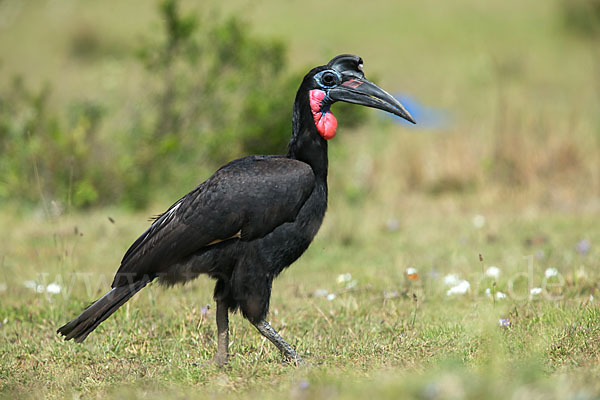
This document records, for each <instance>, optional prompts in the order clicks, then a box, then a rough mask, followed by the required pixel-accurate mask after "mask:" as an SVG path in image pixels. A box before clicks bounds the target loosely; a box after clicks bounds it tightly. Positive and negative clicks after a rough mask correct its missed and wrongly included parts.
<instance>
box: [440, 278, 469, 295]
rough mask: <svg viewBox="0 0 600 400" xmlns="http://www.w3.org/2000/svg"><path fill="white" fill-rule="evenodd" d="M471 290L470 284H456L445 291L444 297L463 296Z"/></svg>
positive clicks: (463, 282) (465, 282) (463, 281)
mask: <svg viewBox="0 0 600 400" xmlns="http://www.w3.org/2000/svg"><path fill="white" fill-rule="evenodd" d="M470 288H471V284H470V283H469V282H467V281H465V280H462V281H460V282H458V283H457V284H456V285H454V286H452V287H451V288H450V289H448V290H447V291H446V296H451V295H454V294H465V293H467V292H468V291H469V289H470Z"/></svg>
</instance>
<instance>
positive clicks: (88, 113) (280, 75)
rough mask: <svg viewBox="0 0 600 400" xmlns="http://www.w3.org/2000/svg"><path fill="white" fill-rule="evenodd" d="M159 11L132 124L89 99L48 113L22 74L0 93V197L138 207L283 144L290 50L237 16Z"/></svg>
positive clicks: (293, 79) (354, 119) (296, 77)
mask: <svg viewBox="0 0 600 400" xmlns="http://www.w3.org/2000/svg"><path fill="white" fill-rule="evenodd" d="M159 11H160V13H161V17H162V18H161V21H162V22H161V23H162V29H161V30H160V31H159V32H158V33H155V34H154V35H151V36H149V37H148V38H146V40H145V41H144V43H143V45H142V46H140V49H138V51H137V52H136V54H135V59H136V60H139V62H140V63H141V65H142V66H143V70H144V71H145V75H144V76H143V79H144V82H147V85H145V86H144V88H143V89H142V90H141V92H139V93H138V94H137V96H138V97H139V99H140V106H139V107H136V108H135V110H133V111H129V113H130V115H128V117H129V118H127V120H128V121H131V122H130V125H129V126H122V125H120V126H119V128H118V129H119V131H110V132H109V131H106V130H102V129H103V126H104V125H110V124H103V122H105V121H106V120H107V119H109V118H110V117H111V115H110V114H109V111H110V110H109V109H108V108H106V107H103V106H102V104H100V103H97V102H90V101H89V100H88V101H75V102H73V103H72V105H71V106H70V107H69V108H68V110H62V111H63V112H60V113H56V112H54V113H52V112H50V111H49V110H48V103H49V96H50V88H43V89H41V90H39V91H37V92H36V91H33V90H30V89H28V88H26V85H25V84H24V83H23V80H22V79H16V80H15V81H14V84H13V87H12V88H10V89H9V90H7V92H6V93H0V149H1V150H2V154H3V157H2V159H1V160H0V173H1V176H2V179H1V180H0V199H5V200H6V199H11V198H14V199H19V201H21V202H23V201H25V202H27V203H30V204H36V203H39V202H40V201H44V202H46V203H47V202H48V201H52V200H53V201H55V202H57V203H58V204H60V205H63V206H65V205H66V206H67V207H70V206H73V207H88V206H94V205H103V204H112V203H117V202H120V203H123V204H126V205H128V206H131V207H134V208H141V207H144V206H146V205H147V204H148V202H149V201H150V200H151V199H152V198H153V197H154V195H155V194H157V193H164V192H170V193H182V192H185V191H186V190H189V189H191V188H192V187H194V186H195V185H196V184H197V183H198V182H199V180H200V179H201V178H202V176H203V175H204V176H205V175H206V174H202V173H201V172H202V171H203V170H204V171H205V172H207V171H211V170H214V169H215V168H216V167H218V166H219V165H221V164H222V163H225V162H227V161H229V160H231V159H233V158H236V157H240V156H242V155H246V154H257V153H262V154H277V153H279V154H281V153H285V152H286V147H287V142H288V140H289V137H290V133H291V117H292V102H293V99H294V96H295V92H296V90H297V87H298V84H299V82H300V81H301V78H302V75H303V74H304V73H305V70H306V68H305V66H299V67H302V71H301V72H297V73H290V72H288V67H287V65H286V46H285V45H284V44H283V43H282V42H281V41H279V40H273V39H268V38H267V39H265V38H259V37H255V36H254V35H252V33H251V32H250V29H249V27H248V25H246V24H245V23H244V22H242V21H240V20H239V19H237V18H234V17H229V18H214V15H210V16H205V17H202V16H199V15H195V14H187V15H184V14H183V13H182V12H181V11H180V8H179V3H178V2H177V1H176V0H166V1H164V2H162V3H161V4H160V7H159ZM81 46H83V47H86V46H87V45H86V44H85V43H84V44H82V45H81ZM81 46H80V47H81ZM85 51H86V50H85V49H81V48H79V50H78V53H77V54H80V53H82V52H85ZM77 57H79V56H77ZM346 110H348V109H347V108H344V107H339V108H336V112H337V113H338V114H348V117H349V118H348V120H349V121H351V123H352V124H356V123H359V122H360V121H361V120H362V118H363V116H364V115H365V114H364V113H361V112H360V110H358V109H357V108H352V109H351V112H350V113H349V112H348V111H346ZM65 111H66V112H65ZM342 118H343V117H342ZM171 197H172V196H171ZM59 208H60V207H59Z"/></svg>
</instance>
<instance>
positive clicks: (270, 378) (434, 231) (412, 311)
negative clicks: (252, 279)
mask: <svg viewBox="0 0 600 400" xmlns="http://www.w3.org/2000/svg"><path fill="white" fill-rule="evenodd" d="M416 212H417V215H411V214H408V213H407V214H406V215H403V216H402V222H401V223H400V228H399V229H398V230H397V231H390V230H388V228H386V227H385V225H378V224H374V226H370V227H369V228H370V229H366V230H363V231H357V230H354V232H355V234H354V235H351V237H349V234H348V232H346V233H345V234H342V233H341V232H338V234H335V232H334V231H337V229H336V227H335V226H334V224H335V222H336V215H335V212H333V213H332V214H334V215H332V218H328V219H327V223H326V226H325V227H324V232H326V233H324V234H322V235H320V236H319V238H318V239H317V240H316V242H315V243H314V244H313V246H312V247H311V248H310V249H309V251H308V252H307V254H306V255H305V256H304V257H303V258H302V259H301V260H300V261H299V262H298V263H297V264H296V265H294V266H293V267H292V268H291V269H290V270H289V271H286V272H285V273H284V274H283V275H282V276H281V277H280V278H279V279H278V280H277V281H276V283H275V287H274V292H273V298H272V302H271V303H272V307H271V315H270V319H271V322H272V324H273V325H274V327H276V329H279V330H280V332H281V333H282V334H283V335H284V337H286V338H288V339H289V340H290V341H291V343H293V345H294V346H295V347H296V348H297V349H298V350H299V352H300V353H301V354H302V355H303V356H304V357H305V358H306V360H307V361H308V366H306V367H299V368H295V367H291V366H286V365H283V364H282V358H281V355H280V354H279V353H278V351H277V350H276V349H275V348H274V346H272V345H271V344H270V343H268V342H266V341H265V340H264V339H263V338H261V337H260V335H258V333H257V332H255V330H254V329H253V328H252V327H251V326H250V325H249V324H248V323H247V322H246V321H244V320H243V319H242V318H241V317H240V316H235V317H233V318H232V328H231V330H232V344H231V352H232V354H233V357H232V360H231V363H230V365H229V366H228V367H226V368H225V369H222V370H221V369H218V368H216V367H215V366H213V365H212V364H211V363H210V362H209V360H210V357H212V355H213V354H214V352H215V348H216V343H215V335H216V332H215V331H216V328H215V324H214V321H213V320H214V309H213V308H210V306H212V304H213V303H212V300H211V293H212V282H210V280H208V279H206V278H201V279H199V280H197V281H195V282H193V283H191V284H188V285H186V286H183V287H177V288H173V289H164V288H162V287H160V286H158V285H153V286H151V287H150V288H149V289H145V290H144V291H143V292H141V294H139V295H138V296H137V297H136V298H135V299H134V300H133V301H132V302H131V303H130V304H128V305H127V306H125V307H124V309H123V310H121V311H119V312H118V313H117V314H115V316H113V317H111V318H110V319H109V320H108V321H107V322H105V323H104V324H103V325H102V326H101V327H100V328H98V330H97V331H96V332H94V333H93V334H92V335H91V336H90V337H89V338H88V340H87V341H86V342H85V343H84V344H74V343H71V342H68V343H67V342H63V341H62V340H61V339H60V338H59V337H58V336H57V335H56V334H55V333H54V331H55V330H56V328H57V327H58V326H60V325H61V324H62V323H64V322H66V321H67V320H68V319H69V318H71V317H73V316H75V315H76V314H77V313H78V312H79V311H80V310H81V309H82V308H83V307H84V306H85V305H86V304H87V303H88V302H89V301H90V300H91V299H93V298H96V297H98V296H99V295H100V294H102V293H103V291H104V290H106V288H107V287H108V284H109V282H110V278H111V277H112V273H113V272H114V269H115V266H116V265H117V263H118V260H119V253H121V252H122V251H123V250H124V249H125V247H126V245H127V243H128V242H130V241H131V239H132V238H133V237H134V236H135V233H136V232H138V231H139V230H140V229H141V228H143V226H144V225H145V223H144V222H143V221H144V218H143V216H142V215H128V214H126V213H123V212H121V211H119V210H102V211H98V212H92V213H86V214H85V215H71V216H62V217H53V218H42V219H41V220H39V221H28V222H23V221H22V220H20V219H19V218H16V217H14V216H9V215H6V214H5V215H3V217H2V218H3V221H2V224H3V226H17V228H16V229H15V230H14V231H13V234H12V235H11V237H7V238H5V240H4V241H3V243H2V254H4V261H3V264H2V265H3V266H2V273H3V280H5V281H6V285H7V289H6V291H5V292H3V293H1V295H2V298H3V301H2V303H1V305H0V316H2V326H1V327H0V336H1V337H2V340H1V341H0V343H2V345H1V347H2V352H0V354H1V355H0V368H1V369H0V382H1V393H2V395H4V396H7V397H14V396H18V397H29V396H31V397H38V396H43V397H51V398H52V397H59V398H60V397H63V396H70V395H69V393H77V394H79V395H81V396H83V397H94V396H100V397H104V396H109V397H112V396H115V395H117V393H122V391H124V393H126V394H125V395H124V396H125V397H127V398H128V397H132V398H133V397H147V396H150V397H156V398H164V397H165V396H166V397H167V398H179V397H186V398H187V397H189V396H193V397H198V398H204V397H211V396H213V395H219V396H220V395H227V396H232V397H238V396H241V397H252V396H255V395H258V394H260V395H261V396H264V397H267V398H271V397H272V398H286V397H288V396H297V397H302V398H304V397H306V398H314V397H317V398H326V397H331V396H333V395H336V396H338V397H341V398H362V397H364V396H365V395H367V394H369V393H374V394H372V395H375V396H378V397H406V398H429V397H431V398H483V397H486V398H496V397H497V398H504V397H506V396H508V395H511V394H512V395H514V396H517V397H518V396H521V395H522V393H530V395H536V396H544V397H545V398H563V397H564V396H565V395H572V396H574V395H576V394H585V395H586V396H587V395H589V396H590V398H592V397H593V396H597V395H599V394H600V387H599V386H598V385H597V383H592V382H595V380H592V379H591V377H592V376H595V375H594V374H597V373H598V372H599V371H598V361H599V357H600V346H599V342H598V333H599V332H598V331H599V330H600V325H599V324H598V317H599V315H598V314H599V311H598V307H597V300H591V299H590V296H594V297H598V293H597V291H598V290H597V282H598V278H599V275H598V272H597V271H598V267H599V266H598V259H599V257H598V249H597V247H595V246H594V247H592V249H591V250H590V253H588V254H586V255H581V254H579V253H578V252H577V251H576V249H575V245H576V243H577V241H578V240H580V239H581V238H584V237H585V238H587V239H588V240H589V241H590V242H591V243H598V241H599V240H600V230H599V229H598V228H597V226H598V225H597V223H594V221H593V220H590V218H589V217H590V216H589V215H580V216H572V215H561V214H560V213H551V214H542V215H539V216H536V217H533V218H531V217H530V218H524V219H520V218H512V217H510V216H507V215H502V214H491V215H487V219H486V223H485V225H484V226H483V227H481V228H476V227H475V226H474V225H473V221H472V216H471V215H468V214H467V215H465V214H462V213H457V214H455V215H453V216H450V217H446V218H443V217H442V216H441V215H440V214H441V213H439V211H435V210H430V212H428V213H426V212H424V210H416ZM108 216H110V217H111V218H113V219H114V220H115V223H111V222H110V221H109V219H108ZM75 227H77V232H78V233H76V232H75V231H76V230H75ZM81 234H82V235H81ZM479 254H482V256H483V259H484V261H483V262H480V261H479V258H478V257H479V256H478V255H479ZM530 255H531V256H532V257H533V260H534V261H533V263H532V264H531V265H529V261H528V259H527V258H524V257H527V256H530ZM489 265H496V266H498V267H499V268H500V269H501V275H500V277H499V278H498V279H497V284H496V286H495V290H497V291H503V292H506V293H508V294H509V296H508V298H507V299H501V300H496V301H492V300H491V299H489V298H488V297H487V296H486V295H485V289H486V288H488V287H492V279H491V278H488V277H485V276H484V275H483V272H482V271H483V270H484V268H486V267H487V266H489ZM408 267H416V268H417V269H418V272H419V275H420V276H419V280H417V281H412V280H409V279H407V278H406V276H405V270H406V268H408ZM550 267H553V268H557V269H558V271H559V273H560V276H561V277H562V278H564V284H563V285H556V286H552V285H551V284H553V283H557V282H559V281H558V280H556V281H549V282H548V283H549V284H548V285H547V286H544V282H543V280H544V271H545V270H546V269H547V268H550ZM346 273H350V274H351V276H352V277H351V279H350V281H349V282H346V281H343V282H342V281H341V280H338V276H339V275H341V274H346ZM451 273H454V274H458V275H460V277H461V278H464V279H467V280H468V281H469V282H470V283H471V290H470V291H469V292H468V293H467V294H465V295H455V296H446V290H447V289H448V286H447V285H445V284H444V282H443V277H444V276H445V275H447V274H451ZM522 273H525V276H531V279H532V280H531V282H527V280H523V276H521V275H522ZM36 279H37V280H38V281H40V283H43V284H44V285H47V284H49V283H51V282H57V283H59V284H60V285H61V286H62V288H63V291H62V292H61V293H60V294H48V293H35V291H33V290H31V289H29V288H26V287H25V286H24V285H23V282H24V281H26V280H36ZM528 279H529V278H528ZM353 281H355V282H354V283H353V284H355V286H352V285H348V283H350V282H353ZM510 282H512V292H511V289H510V285H511V283H510ZM530 286H531V287H534V286H535V287H538V286H539V287H542V288H544V292H543V293H542V294H541V295H537V296H530V295H529V288H530ZM318 290H326V291H327V292H328V293H333V294H334V295H335V298H333V299H331V300H329V299H328V298H327V297H324V296H322V297H321V296H318V297H317V296H315V293H316V292H317V291H318ZM413 294H414V295H415V296H416V299H417V300H416V301H415V300H414V298H413ZM206 305H208V306H209V308H208V309H207V308H204V309H203V307H205V306H206ZM500 318H509V319H510V321H511V326H510V327H508V328H503V327H501V326H500V325H499V323H498V320H499V319H500ZM194 363H196V364H197V365H194ZM432 393H433V394H432ZM494 396H496V397H494ZM584 398H586V397H585V396H584Z"/></svg>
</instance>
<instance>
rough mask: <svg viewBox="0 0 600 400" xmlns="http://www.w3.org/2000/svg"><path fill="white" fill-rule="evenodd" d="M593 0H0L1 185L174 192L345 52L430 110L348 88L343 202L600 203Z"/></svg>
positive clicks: (103, 192)
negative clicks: (370, 100) (356, 103)
mask: <svg viewBox="0 0 600 400" xmlns="http://www.w3.org/2000/svg"><path fill="white" fill-rule="evenodd" d="M599 4H600V3H598V2H597V1H595V0H564V1H550V2H549V1H528V2H525V3H524V2H518V1H502V2H500V1H496V2H486V3H485V4H482V3H481V2H477V1H473V0H461V1H458V2H453V3H452V4H450V3H446V2H440V1H433V0H428V1H418V2H417V1H414V2H413V1H402V2H393V3H390V2H388V1H379V0H375V1H371V2H369V3H368V5H361V6H356V5H349V4H347V3H346V2H342V1H336V0H332V1H329V2H327V3H323V2H320V1H312V0H309V1H305V2H303V3H302V4H298V3H294V2H276V1H268V0H259V1H258V2H254V1H253V2H249V1H241V0H235V1H231V2H227V3H226V4H223V5H217V3H216V2H214V3H211V2H203V3H202V4H201V5H200V4H198V3H196V2H193V1H180V2H177V1H166V2H162V3H161V2H147V1H127V2H120V1H107V2H102V3H94V2H87V1H18V0H2V1H1V2H0V48H1V49H2V51H1V53H0V149H1V154H2V157H1V159H0V176H1V178H0V203H1V204H3V205H10V206H11V207H16V208H17V209H19V210H26V211H32V210H33V211H35V210H38V211H39V210H45V211H44V212H45V213H54V214H56V213H63V212H68V211H73V210H80V209H86V208H89V207H102V206H107V205H118V206H123V207H126V208H128V209H147V208H148V207H149V206H150V205H153V206H157V205H156V204H157V203H158V204H159V205H161V206H162V205H168V203H170V202H172V201H173V200H174V199H176V198H178V196H179V195H180V194H184V193H186V192H187V191H188V190H189V189H191V188H193V187H194V186H195V185H196V184H198V183H199V182H201V181H202V180H204V179H205V178H206V177H207V176H208V175H209V174H210V173H211V172H212V171H213V170H214V169H215V168H216V167H217V166H219V165H221V164H222V163H224V162H226V161H228V160H230V159H232V158H235V157H239V156H242V155H245V154H256V153H262V154H273V153H284V152H285V151H286V144H287V140H288V138H289V134H290V121H291V107H292V102H293V97H294V94H295V90H296V89H297V87H298V85H299V82H300V79H301V77H302V76H303V75H304V73H306V72H307V71H308V69H309V68H310V67H312V66H315V65H321V64H324V63H326V62H327V61H328V60H329V59H330V58H332V57H333V56H335V55H337V54H339V53H344V52H349V53H354V54H358V55H360V56H362V57H363V58H364V60H365V71H366V74H367V77H369V78H370V79H371V80H374V81H376V82H377V83H378V84H380V85H381V86H382V87H384V88H386V89H387V90H388V91H389V92H392V93H394V94H395V95H397V96H398V97H399V98H400V99H402V100H403V101H404V102H406V104H407V106H408V108H409V109H410V111H411V112H412V113H413V114H414V115H415V116H416V118H417V120H418V122H419V124H418V125H417V126H415V127H408V126H407V125H405V124H403V123H401V122H399V121H397V120H392V119H391V118H388V117H387V116H386V115H383V114H382V113H380V112H379V113H377V112H372V111H370V110H368V111H365V110H363V109H361V108H360V107H351V106H349V107H344V106H340V105H336V106H335V108H334V111H336V113H337V115H338V120H339V122H340V125H341V126H340V129H339V135H338V136H337V137H336V139H335V141H334V142H333V143H332V146H330V147H331V153H332V154H331V158H332V163H331V164H332V171H331V185H332V186H333V188H334V190H332V196H334V197H333V199H334V201H339V202H354V203H361V202H370V203H371V204H376V205H377V208H379V209H380V208H381V206H382V205H384V206H385V207H388V208H391V209H392V210H391V211H390V212H400V210H402V207H403V206H402V205H403V204H406V202H407V201H408V202H410V201H411V200H410V199H411V198H415V197H416V198H417V199H418V200H417V202H419V203H420V202H421V201H435V202H439V201H442V203H445V204H446V206H449V205H448V204H447V203H448V202H450V203H452V204H451V205H454V206H456V205H457V204H458V203H457V202H459V203H464V202H465V201H467V202H468V201H476V202H478V203H481V205H482V206H500V207H505V206H507V205H514V206H516V207H518V208H523V207H530V208H536V207H549V208H557V209H561V210H582V209H593V210H598V207H599V201H598V198H599V194H600V176H599V173H600V168H599V167H600V165H599V163H600V154H599V151H600V113H598V110H599V109H600V108H599V101H600V99H599V94H598V93H599V89H600V47H599V46H598V40H599V39H600V5H599ZM163 196H164V197H163ZM513 200H514V201H515V202H516V203H513ZM365 205H366V204H365ZM396 207H398V209H396Z"/></svg>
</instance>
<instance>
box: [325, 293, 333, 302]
mask: <svg viewBox="0 0 600 400" xmlns="http://www.w3.org/2000/svg"><path fill="white" fill-rule="evenodd" d="M333 299H335V294H334V293H329V294H328V295H327V300H329V301H331V300H333Z"/></svg>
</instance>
